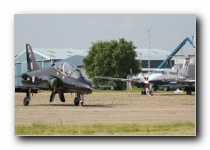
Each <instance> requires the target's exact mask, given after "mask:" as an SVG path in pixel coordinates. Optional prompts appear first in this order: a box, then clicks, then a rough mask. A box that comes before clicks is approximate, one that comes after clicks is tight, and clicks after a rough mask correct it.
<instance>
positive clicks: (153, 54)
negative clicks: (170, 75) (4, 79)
mask: <svg viewBox="0 0 210 150" xmlns="http://www.w3.org/2000/svg"><path fill="white" fill-rule="evenodd" d="M88 50H89V49H77V48H33V51H34V53H35V54H37V55H40V56H41V57H42V59H43V58H44V59H47V60H49V59H66V58H69V57H72V56H75V55H80V56H84V57H85V56H87V54H88ZM135 51H136V53H137V59H141V60H148V58H149V51H148V49H136V50H135ZM22 54H24V57H25V51H23V52H22V53H20V54H19V55H18V56H17V57H16V58H18V57H21V55H22ZM169 55H170V52H168V51H166V50H161V49H150V60H165V59H166V57H167V56H169Z"/></svg>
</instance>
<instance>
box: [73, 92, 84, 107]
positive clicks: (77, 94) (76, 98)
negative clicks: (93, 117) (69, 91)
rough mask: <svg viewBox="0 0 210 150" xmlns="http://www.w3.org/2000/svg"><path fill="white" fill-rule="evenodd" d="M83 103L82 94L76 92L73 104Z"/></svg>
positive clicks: (81, 104)
mask: <svg viewBox="0 0 210 150" xmlns="http://www.w3.org/2000/svg"><path fill="white" fill-rule="evenodd" d="M83 104H84V95H83V94H80V93H76V97H75V98H74V105H75V106H83Z"/></svg>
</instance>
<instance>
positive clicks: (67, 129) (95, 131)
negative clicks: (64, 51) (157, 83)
mask: <svg viewBox="0 0 210 150" xmlns="http://www.w3.org/2000/svg"><path fill="white" fill-rule="evenodd" d="M15 132H16V133H15V134H16V135H65V136H66V135H69V136H75V135H84V136H91V135H93V136H100V135H102V136H107V135H110V136H118V135H119V136H147V135H149V136H152V135H155V136H158V135H159V136H161V135H173V136H176V135H179V136H180V135H181V136H182V135H183V136H195V124H194V123H174V124H155V125H151V124H84V125H62V124H60V125H48V124H33V125H16V127H15Z"/></svg>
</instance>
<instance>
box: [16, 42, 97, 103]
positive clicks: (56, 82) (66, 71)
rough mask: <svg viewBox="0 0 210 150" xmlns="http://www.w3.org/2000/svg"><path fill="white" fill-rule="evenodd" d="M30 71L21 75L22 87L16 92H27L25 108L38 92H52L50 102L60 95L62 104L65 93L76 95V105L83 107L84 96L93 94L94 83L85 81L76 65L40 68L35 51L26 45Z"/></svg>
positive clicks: (62, 64)
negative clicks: (31, 96) (32, 95)
mask: <svg viewBox="0 0 210 150" xmlns="http://www.w3.org/2000/svg"><path fill="white" fill-rule="evenodd" d="M26 58H27V66H28V71H27V72H25V73H23V74H22V75H21V77H22V85H21V86H16V87H15V92H25V93H26V97H25V98H24V100H23V104H24V106H28V105H29V102H30V95H31V93H32V94H33V93H37V91H38V90H50V91H52V93H51V96H50V102H52V101H53V100H54V98H55V95H56V93H58V95H59V98H60V100H61V102H65V97H64V93H76V94H75V95H76V96H75V99H74V104H75V105H76V106H78V105H80V106H83V103H84V94H91V93H92V89H93V88H92V83H91V82H90V81H88V80H87V79H85V78H84V77H83V75H82V73H81V71H80V70H79V68H77V67H76V66H75V65H73V64H71V63H68V62H57V63H55V64H53V65H52V66H49V67H45V68H39V66H38V65H37V63H36V59H35V56H34V53H33V50H32V48H31V46H30V45H29V44H26Z"/></svg>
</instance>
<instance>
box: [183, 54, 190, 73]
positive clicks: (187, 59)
mask: <svg viewBox="0 0 210 150" xmlns="http://www.w3.org/2000/svg"><path fill="white" fill-rule="evenodd" d="M189 64H190V57H189V56H185V59H184V63H183V66H182V69H181V73H182V76H187V75H188V69H189Z"/></svg>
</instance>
